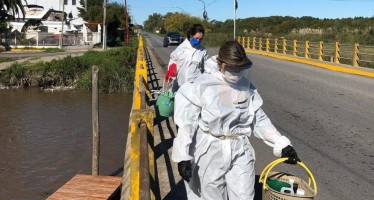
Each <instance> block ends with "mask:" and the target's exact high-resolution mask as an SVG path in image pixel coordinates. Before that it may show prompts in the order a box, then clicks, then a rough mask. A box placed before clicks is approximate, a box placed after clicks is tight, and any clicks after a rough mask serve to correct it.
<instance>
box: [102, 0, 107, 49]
mask: <svg viewBox="0 0 374 200" xmlns="http://www.w3.org/2000/svg"><path fill="white" fill-rule="evenodd" d="M106 3H107V0H104V5H103V8H104V15H103V50H106Z"/></svg>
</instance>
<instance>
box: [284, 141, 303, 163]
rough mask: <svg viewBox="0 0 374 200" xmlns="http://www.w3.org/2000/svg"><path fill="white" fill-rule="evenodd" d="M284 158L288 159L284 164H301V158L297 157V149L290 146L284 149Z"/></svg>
mask: <svg viewBox="0 0 374 200" xmlns="http://www.w3.org/2000/svg"><path fill="white" fill-rule="evenodd" d="M282 158H288V160H286V161H284V163H287V164H291V165H294V164H297V162H301V160H300V159H299V157H297V153H296V151H295V149H294V148H293V147H292V146H290V145H288V146H286V147H284V148H283V149H282Z"/></svg>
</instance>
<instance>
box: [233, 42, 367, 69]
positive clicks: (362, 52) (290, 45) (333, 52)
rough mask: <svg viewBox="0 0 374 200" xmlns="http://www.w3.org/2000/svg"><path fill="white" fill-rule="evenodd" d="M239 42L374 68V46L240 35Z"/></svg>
mask: <svg viewBox="0 0 374 200" xmlns="http://www.w3.org/2000/svg"><path fill="white" fill-rule="evenodd" d="M237 41H238V42H239V43H241V44H242V45H243V47H244V48H246V49H252V50H257V51H266V52H273V53H276V54H285V55H293V56H297V57H304V58H308V59H316V60H319V61H330V62H333V63H336V64H348V65H352V66H355V67H370V68H374V46H364V45H362V46H360V45H359V44H358V43H355V44H351V45H350V44H340V43H339V42H335V43H324V42H323V41H318V42H310V41H308V40H307V41H297V40H287V39H285V38H283V37H282V38H275V39H271V38H265V39H264V38H256V37H241V36H238V40H237Z"/></svg>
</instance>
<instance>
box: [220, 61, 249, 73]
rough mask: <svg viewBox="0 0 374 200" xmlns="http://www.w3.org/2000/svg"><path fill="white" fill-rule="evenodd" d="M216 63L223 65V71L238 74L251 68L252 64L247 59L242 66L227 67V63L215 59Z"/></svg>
mask: <svg viewBox="0 0 374 200" xmlns="http://www.w3.org/2000/svg"><path fill="white" fill-rule="evenodd" d="M217 61H219V62H220V63H222V64H225V70H226V71H228V72H234V73H240V72H241V71H243V70H246V69H249V68H251V67H252V62H251V61H250V60H249V59H248V60H247V62H246V63H244V64H242V65H228V64H227V63H225V62H222V61H221V60H220V59H219V58H217Z"/></svg>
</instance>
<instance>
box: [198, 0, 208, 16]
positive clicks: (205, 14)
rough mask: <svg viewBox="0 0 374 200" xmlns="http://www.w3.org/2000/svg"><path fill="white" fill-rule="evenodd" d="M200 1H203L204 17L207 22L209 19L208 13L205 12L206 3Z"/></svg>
mask: <svg viewBox="0 0 374 200" xmlns="http://www.w3.org/2000/svg"><path fill="white" fill-rule="evenodd" d="M198 1H201V2H202V3H203V4H204V12H203V17H204V20H207V19H208V13H207V12H206V11H205V2H204V1H203V0H198Z"/></svg>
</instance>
